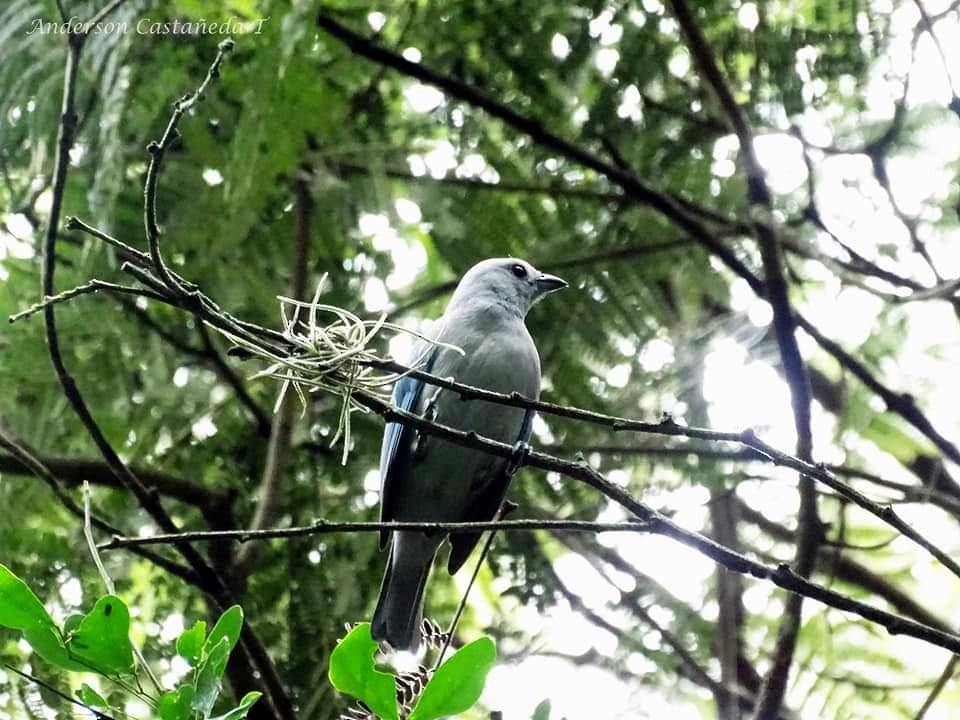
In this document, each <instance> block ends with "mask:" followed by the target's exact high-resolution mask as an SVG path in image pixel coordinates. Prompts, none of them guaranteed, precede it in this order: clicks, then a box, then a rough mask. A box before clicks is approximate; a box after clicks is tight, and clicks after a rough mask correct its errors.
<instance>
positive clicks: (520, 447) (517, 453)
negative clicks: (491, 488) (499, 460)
mask: <svg viewBox="0 0 960 720" xmlns="http://www.w3.org/2000/svg"><path fill="white" fill-rule="evenodd" d="M532 452H533V446H531V445H530V443H528V442H524V441H523V440H518V441H517V443H516V444H515V445H514V446H513V452H512V453H511V454H510V462H509V463H508V464H507V473H508V474H510V475H513V474H514V473H515V472H516V471H517V470H519V469H520V468H521V467H523V466H524V465H526V464H527V459H528V458H529V457H530V453H532Z"/></svg>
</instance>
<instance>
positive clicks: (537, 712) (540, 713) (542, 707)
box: [530, 700, 550, 720]
mask: <svg viewBox="0 0 960 720" xmlns="http://www.w3.org/2000/svg"><path fill="white" fill-rule="evenodd" d="M530 720H550V701H549V700H544V701H543V702H541V703H540V704H539V705H537V707H536V708H535V709H534V711H533V717H531V718H530Z"/></svg>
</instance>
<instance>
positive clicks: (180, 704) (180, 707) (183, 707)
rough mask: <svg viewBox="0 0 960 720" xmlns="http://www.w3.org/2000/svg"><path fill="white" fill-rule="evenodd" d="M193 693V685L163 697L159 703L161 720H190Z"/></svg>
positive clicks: (185, 686)
mask: <svg viewBox="0 0 960 720" xmlns="http://www.w3.org/2000/svg"><path fill="white" fill-rule="evenodd" d="M193 692H194V691H193V685H190V684H186V685H181V686H180V687H179V688H177V689H176V690H171V691H170V692H165V693H164V694H163V695H161V696H160V700H159V701H158V702H157V713H158V714H159V715H160V720H190V711H191V709H192V707H193Z"/></svg>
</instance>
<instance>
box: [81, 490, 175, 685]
mask: <svg viewBox="0 0 960 720" xmlns="http://www.w3.org/2000/svg"><path fill="white" fill-rule="evenodd" d="M91 495H92V493H91V491H90V483H88V482H86V481H84V483H83V537H84V538H85V539H86V541H87V549H88V550H89V551H90V557H92V558H93V564H94V565H96V566H97V572H98V573H100V579H101V580H102V581H103V585H104V587H105V588H106V589H107V592H108V593H109V594H111V595H116V594H117V588H116V586H115V585H114V584H113V578H111V577H110V573H108V572H107V568H106V567H104V565H103V560H101V559H100V553H99V552H98V551H97V541H96V540H94V539H93V523H92V522H91V520H90V518H91V513H90V499H91ZM130 647H131V648H132V649H133V654H134V656H135V657H136V658H137V662H138V663H139V664H140V667H142V668H143V670H144V672H146V673H147V677H148V678H149V679H150V682H151V683H152V684H153V688H154V690H156V691H157V693H158V694H163V685H161V684H160V681H159V680H158V679H157V676H156V675H154V674H153V670H152V669H151V667H150V665H149V663H147V659H146V658H145V657H144V656H143V653H142V652H141V651H140V648H139V647H137V645H136V644H135V643H133V642H131V643H130Z"/></svg>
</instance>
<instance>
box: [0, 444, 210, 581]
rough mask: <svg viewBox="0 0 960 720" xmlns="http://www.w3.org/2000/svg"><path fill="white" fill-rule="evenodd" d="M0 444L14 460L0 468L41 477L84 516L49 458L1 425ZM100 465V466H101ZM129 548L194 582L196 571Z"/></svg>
mask: <svg viewBox="0 0 960 720" xmlns="http://www.w3.org/2000/svg"><path fill="white" fill-rule="evenodd" d="M0 447H3V448H4V449H6V450H7V451H8V452H9V453H10V456H9V457H11V458H12V459H13V460H14V461H15V463H16V464H13V463H4V462H3V460H5V459H6V458H0V472H26V473H28V474H31V475H35V476H36V477H38V478H40V479H41V480H43V481H44V482H45V483H46V484H47V486H48V487H49V488H50V490H51V491H52V492H53V494H54V496H55V497H56V498H57V500H58V501H59V502H60V504H61V505H62V506H63V507H64V508H65V509H66V510H67V512H69V513H70V514H71V515H73V516H74V517H76V518H78V519H80V520H83V519H84V514H83V509H82V508H81V507H80V506H79V505H77V503H76V502H74V500H73V498H72V497H70V495H69V494H68V493H67V492H66V491H65V490H64V488H63V487H62V485H61V483H60V481H59V480H58V479H57V477H55V475H54V470H52V469H51V467H50V465H49V464H48V463H49V459H48V458H42V459H41V457H40V456H39V455H37V454H36V453H35V452H34V451H33V450H32V449H31V448H29V447H27V446H26V445H25V444H24V443H23V442H22V441H19V440H17V439H15V438H14V437H13V436H12V435H10V434H9V433H7V431H6V430H5V429H4V428H3V427H0ZM101 468H102V466H101ZM91 522H92V523H93V524H94V525H95V526H96V527H97V528H98V529H100V530H103V531H104V532H107V533H111V534H114V535H116V534H118V533H120V532H121V531H120V530H119V529H118V528H117V527H116V526H114V525H111V524H110V523H108V522H107V521H105V520H102V519H100V518H98V517H96V516H93V517H92V518H91ZM131 552H133V553H135V554H136V555H138V556H140V557H142V558H144V559H145V560H149V561H150V562H152V563H153V564H154V565H156V566H157V567H159V568H161V569H163V570H165V571H167V572H168V573H170V574H171V575H173V576H174V577H178V578H180V579H181V580H184V581H186V582H188V583H190V584H193V585H195V584H197V583H198V582H199V581H198V579H197V576H196V573H194V571H193V570H191V569H190V568H188V567H184V566H183V565H180V564H179V563H175V562H173V561H172V560H168V559H167V558H165V557H163V556H162V555H157V554H155V553H153V552H151V551H149V550H146V549H143V548H131Z"/></svg>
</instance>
